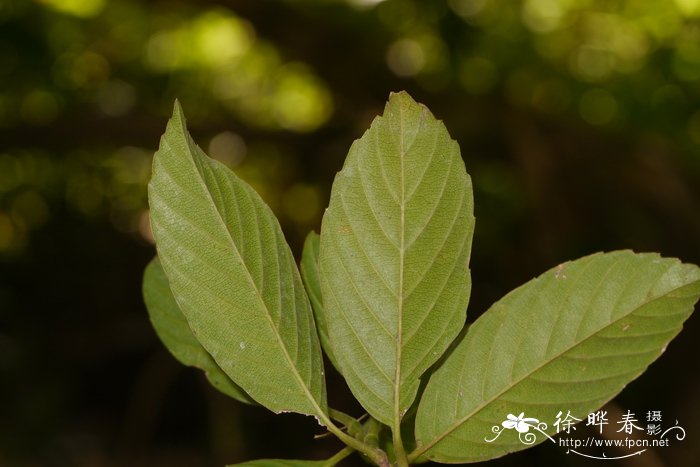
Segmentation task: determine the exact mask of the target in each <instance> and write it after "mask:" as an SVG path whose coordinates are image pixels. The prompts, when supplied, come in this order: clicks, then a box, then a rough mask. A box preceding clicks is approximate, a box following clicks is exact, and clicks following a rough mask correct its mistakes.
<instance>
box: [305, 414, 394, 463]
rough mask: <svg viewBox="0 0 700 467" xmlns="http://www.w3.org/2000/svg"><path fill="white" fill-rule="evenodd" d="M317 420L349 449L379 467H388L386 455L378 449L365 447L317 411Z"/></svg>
mask: <svg viewBox="0 0 700 467" xmlns="http://www.w3.org/2000/svg"><path fill="white" fill-rule="evenodd" d="M318 417H319V420H320V421H321V423H323V424H324V425H326V427H327V428H328V431H330V432H331V433H333V434H334V435H335V436H337V437H338V439H339V440H341V441H342V442H343V443H345V444H346V445H348V446H349V447H351V448H353V449H355V450H356V451H359V452H361V453H363V454H364V455H366V456H367V457H368V458H369V459H370V460H371V461H372V462H374V463H375V464H377V465H379V466H388V465H389V461H388V460H387V457H386V453H385V452H384V451H382V450H381V449H379V448H373V447H371V446H368V445H366V444H365V443H363V442H362V441H360V440H358V439H357V438H354V437H352V436H350V435H348V434H347V433H345V432H344V431H343V430H341V429H340V428H338V427H337V426H336V425H335V424H334V423H333V421H332V420H331V419H330V418H328V416H327V415H326V414H325V413H323V411H319V414H318Z"/></svg>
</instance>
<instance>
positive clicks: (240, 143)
mask: <svg viewBox="0 0 700 467" xmlns="http://www.w3.org/2000/svg"><path fill="white" fill-rule="evenodd" d="M247 150H248V149H247V147H246V144H245V141H244V140H243V138H241V137H240V136H239V135H237V134H236V133H233V132H231V131H223V132H221V133H219V134H217V135H215V136H214V137H213V138H212V139H211V141H209V151H208V154H209V156H210V157H213V158H214V159H216V160H218V161H220V162H223V163H224V164H226V165H227V166H228V167H232V168H233V167H236V166H237V165H238V164H240V163H241V162H242V161H243V159H244V158H245V155H246V152H247Z"/></svg>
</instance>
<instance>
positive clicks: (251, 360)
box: [149, 103, 326, 415]
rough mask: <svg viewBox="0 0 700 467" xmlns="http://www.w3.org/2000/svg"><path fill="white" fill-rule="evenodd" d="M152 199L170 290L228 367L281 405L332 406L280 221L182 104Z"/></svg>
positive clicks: (302, 408)
mask: <svg viewBox="0 0 700 467" xmlns="http://www.w3.org/2000/svg"><path fill="white" fill-rule="evenodd" d="M149 205H150V206H151V225H152V228H153V233H154V236H155V238H156V246H157V248H158V254H159V258H160V260H161V264H162V266H163V269H164V270H165V273H166V275H167V277H168V280H169V283H170V286H171V289H172V291H173V294H174V296H175V297H176V299H177V302H178V304H179V305H180V309H181V310H182V313H183V314H184V315H185V317H186V318H187V321H188V322H189V324H190V327H191V328H192V331H193V332H194V334H195V335H196V337H197V339H198V340H199V342H200V343H201V344H202V346H203V347H204V348H205V349H206V350H207V352H208V353H209V354H210V355H212V357H213V358H214V360H215V361H216V362H217V364H218V365H219V366H220V367H221V368H222V370H223V371H224V372H225V373H226V374H227V375H228V376H229V377H230V378H231V379H232V380H233V381H234V382H235V383H236V384H238V385H240V386H241V387H242V388H243V389H244V390H245V391H246V392H247V393H248V394H249V395H250V396H251V397H252V398H253V399H255V400H256V401H258V402H259V403H261V404H262V405H264V406H266V407H268V408H269V409H270V410H273V411H274V412H282V411H294V412H299V413H305V414H310V415H319V414H320V413H325V411H326V395H325V381H324V378H323V363H322V360H321V354H320V346H319V344H318V338H317V336H316V332H315V328H314V323H313V316H312V312H311V308H310V305H309V303H308V298H307V297H306V293H305V291H304V289H303V285H302V283H301V278H300V276H299V272H298V270H297V267H296V263H295V261H294V258H293V256H292V254H291V251H290V250H289V247H288V245H287V244H286V242H285V240H284V236H283V234H282V231H281V228H280V226H279V223H278V222H277V220H276V218H275V217H274V215H273V214H272V211H271V210H270V209H269V207H267V205H265V204H264V202H263V201H262V200H261V199H260V197H259V196H258V195H257V193H255V191H254V190H253V189H252V188H251V187H250V186H249V185H247V184H246V183H245V182H243V181H242V180H240V179H239V178H238V177H236V176H235V175H234V174H233V172H231V171H230V170H228V168H226V167H225V166H224V165H222V164H220V163H218V162H217V161H215V160H212V159H209V158H208V157H206V155H205V154H204V153H203V152H202V150H201V149H199V147H197V146H196V144H195V143H194V142H193V141H192V138H191V137H190V136H189V133H188V132H187V129H186V126H185V120H184V115H183V113H182V110H181V109H180V107H179V104H177V103H176V105H175V110H174V113H173V117H172V118H171V119H170V121H169V122H168V127H167V129H166V132H165V134H164V135H163V138H162V139H161V146H160V148H159V150H158V152H156V155H155V157H154V161H153V176H152V178H151V181H150V183H149Z"/></svg>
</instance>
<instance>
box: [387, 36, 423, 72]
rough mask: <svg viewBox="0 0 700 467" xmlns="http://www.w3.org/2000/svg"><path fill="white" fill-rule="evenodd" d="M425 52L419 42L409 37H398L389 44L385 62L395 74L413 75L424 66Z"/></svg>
mask: <svg viewBox="0 0 700 467" xmlns="http://www.w3.org/2000/svg"><path fill="white" fill-rule="evenodd" d="M425 60H426V57H425V52H424V51H423V47H422V46H421V44H420V43H419V42H418V41H416V40H414V39H409V38H404V39H399V40H398V41H396V42H394V43H393V44H391V45H390V46H389V50H387V53H386V62H387V65H388V66H389V68H390V69H391V71H393V72H394V74H396V75H397V76H401V77H409V76H415V75H417V74H418V73H420V72H421V70H422V69H423V67H424V66H425Z"/></svg>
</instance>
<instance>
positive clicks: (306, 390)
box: [163, 108, 325, 418]
mask: <svg viewBox="0 0 700 467" xmlns="http://www.w3.org/2000/svg"><path fill="white" fill-rule="evenodd" d="M178 114H179V115H178V123H179V124H180V133H181V135H182V136H183V137H184V139H185V143H186V145H187V152H189V153H190V157H189V161H190V163H191V164H192V165H193V166H194V169H195V172H196V173H197V181H198V182H199V184H200V186H202V187H203V188H204V192H205V196H206V197H207V198H208V199H209V201H210V202H211V205H212V206H213V207H214V211H215V212H216V218H217V220H218V221H219V222H220V225H221V226H222V227H223V229H224V231H225V232H226V238H227V239H228V240H229V242H230V245H231V247H232V248H233V251H235V253H236V256H237V257H238V259H239V260H240V261H241V265H242V266H243V270H244V271H245V275H246V277H247V278H248V281H249V282H250V285H251V286H252V287H253V290H255V295H256V297H257V299H258V301H259V302H260V304H261V305H262V308H263V310H265V313H264V315H265V319H266V321H267V323H268V325H269V326H270V328H271V329H272V332H273V334H274V336H275V340H276V342H277V345H278V346H279V347H280V348H281V350H282V353H283V355H284V357H285V359H286V360H287V363H288V364H289V366H290V369H291V370H292V374H293V375H294V377H295V379H296V380H297V383H298V384H299V386H300V387H301V388H302V391H303V392H304V395H305V396H306V398H307V399H308V400H309V401H310V402H311V405H312V406H313V408H314V409H316V411H317V414H318V415H320V416H321V417H322V418H325V414H324V412H323V410H321V408H320V406H319V405H318V403H317V401H316V399H315V398H314V397H313V395H312V394H311V392H310V391H309V388H308V387H307V386H306V384H305V382H304V381H303V380H302V378H301V375H300V374H299V372H298V371H297V367H296V365H294V363H293V362H292V360H291V357H290V355H289V352H288V351H287V348H286V346H285V345H284V343H283V342H282V340H281V336H280V334H279V332H278V331H277V329H276V327H275V325H274V323H273V322H272V317H271V316H270V310H269V309H268V308H267V305H266V304H265V301H264V300H263V298H262V294H261V291H260V289H259V288H258V286H257V284H256V283H255V281H254V279H253V277H252V276H251V275H250V271H249V270H248V267H247V266H246V265H245V261H244V259H243V257H242V256H241V253H240V251H238V247H237V246H236V242H235V241H234V239H233V237H232V236H231V232H230V231H229V229H228V226H227V224H226V221H225V220H224V219H223V217H221V213H220V212H219V209H218V208H217V207H216V203H215V202H214V199H213V197H212V195H211V193H210V192H209V189H208V187H207V183H206V181H205V180H204V174H202V172H201V171H200V169H199V166H198V165H197V163H196V162H195V158H196V157H198V156H199V155H198V154H196V151H193V150H192V145H193V144H195V143H194V142H193V141H191V138H190V137H189V134H188V132H187V127H186V125H185V121H184V118H183V116H182V111H181V110H180V109H179V108H178ZM165 142H166V144H168V146H169V147H170V150H171V151H173V148H172V145H171V144H170V142H169V141H168V139H165ZM195 146H196V144H195ZM173 152H174V151H173ZM199 157H201V156H199ZM202 161H203V162H204V163H207V164H210V162H209V161H208V160H206V159H202ZM163 168H164V169H165V167H163ZM166 172H167V170H166ZM274 235H275V237H276V236H277V233H276V232H274ZM277 240H278V239H277ZM292 280H293V278H292Z"/></svg>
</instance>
